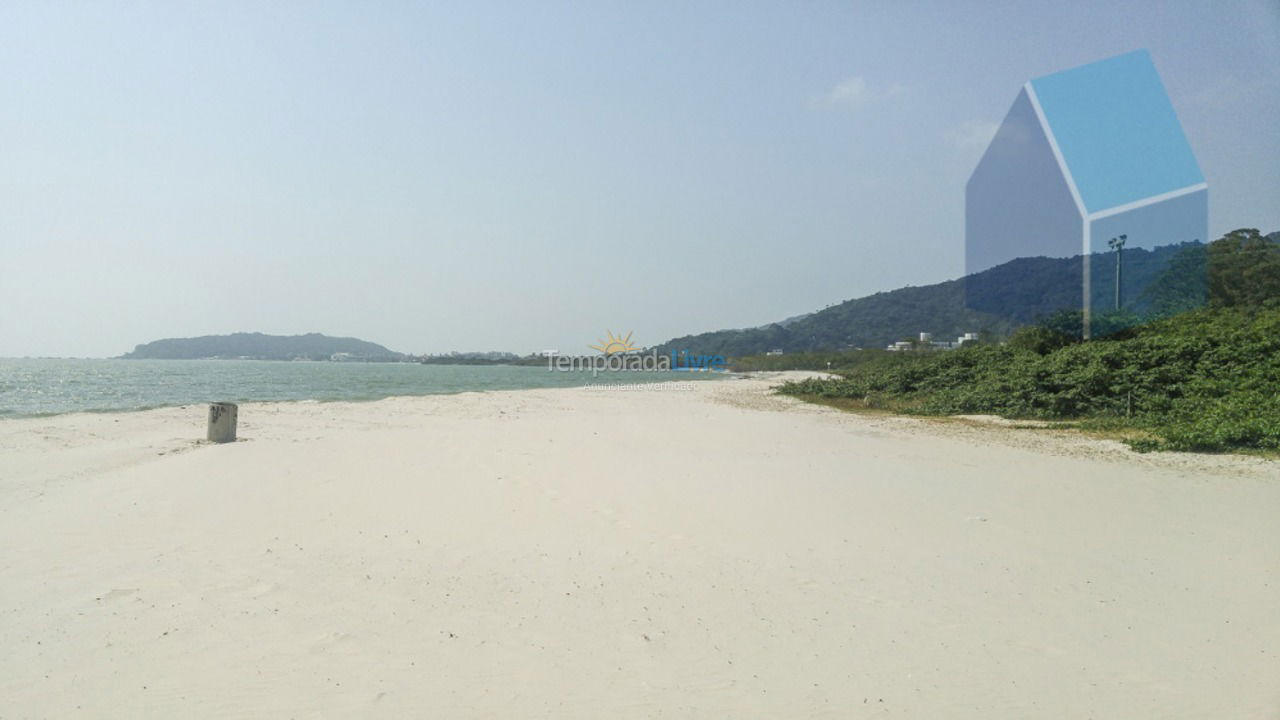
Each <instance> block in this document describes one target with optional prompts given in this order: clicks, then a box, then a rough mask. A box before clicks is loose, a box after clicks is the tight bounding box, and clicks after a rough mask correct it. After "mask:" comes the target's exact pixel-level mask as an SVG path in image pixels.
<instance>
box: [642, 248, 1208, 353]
mask: <svg viewBox="0 0 1280 720" xmlns="http://www.w3.org/2000/svg"><path fill="white" fill-rule="evenodd" d="M1204 247H1205V246H1204V245H1201V244H1197V243H1185V244H1181V245H1168V246H1165V247H1161V248H1157V249H1155V250H1143V249H1137V248H1135V249H1130V250H1126V251H1125V259H1124V271H1125V279H1124V283H1125V288H1126V289H1128V288H1148V291H1147V292H1142V293H1136V297H1134V298H1133V299H1132V300H1131V301H1127V302H1126V308H1127V309H1129V310H1130V311H1132V312H1134V313H1137V314H1139V315H1144V314H1147V313H1149V312H1152V311H1155V310H1157V309H1158V308H1157V305H1159V304H1165V305H1167V304H1170V303H1173V302H1174V301H1173V300H1172V299H1170V298H1168V297H1162V296H1167V295H1168V294H1169V292H1170V291H1169V290H1168V288H1169V286H1170V282H1168V281H1171V280H1173V279H1174V278H1171V277H1167V271H1168V270H1169V269H1170V268H1171V267H1176V266H1177V261H1175V258H1179V256H1181V259H1182V261H1183V262H1184V263H1185V262H1186V261H1187V260H1190V264H1191V265H1193V266H1194V265H1195V264H1196V263H1197V262H1200V263H1202V262H1203V259H1202V258H1201V259H1200V260H1197V259H1196V254H1197V253H1203V252H1204ZM1093 262H1094V263H1095V265H1094V267H1103V268H1109V267H1111V265H1110V263H1112V262H1114V261H1113V260H1112V259H1111V257H1110V256H1109V255H1107V256H1102V255H1095V256H1094V259H1093ZM1199 267H1200V268H1201V271H1200V277H1201V278H1202V277H1203V270H1202V268H1203V265H1202V264H1201V265H1199ZM1080 268H1081V258H1080V257H1079V256H1076V257H1073V258H1047V257H1032V258H1018V259H1016V260H1012V261H1010V262H1007V263H1005V264H1003V265H1000V266H998V267H994V268H991V269H989V270H986V271H983V272H980V273H975V274H974V275H969V276H966V277H963V278H960V279H956V280H948V281H946V282H942V283H937V284H934V285H923V286H918V287H915V286H912V287H905V288H900V289H898V290H891V291H888V292H880V293H876V294H874V295H869V296H867V297H862V298H857V299H854V300H846V301H845V302H842V303H840V304H838V305H835V306H832V307H829V308H826V309H824V310H820V311H818V312H815V313H811V314H809V315H804V316H801V317H799V318H795V319H792V320H789V321H784V322H779V323H771V324H769V325H764V326H761V327H755V328H748V329H743V330H719V331H716V332H708V333H702V334H698V335H687V336H684V337H678V338H673V339H671V340H668V341H667V342H665V343H663V344H662V345H660V346H658V349H659V351H660V352H669V351H672V350H676V351H680V350H688V351H690V352H692V353H697V354H712V355H714V354H720V355H725V356H728V357H742V356H746V355H756V354H761V353H765V352H768V351H770V350H774V349H780V350H783V351H785V352H788V353H794V352H808V351H817V350H839V349H845V348H854V347H884V346H885V345H887V344H889V343H892V342H896V341H898V340H902V339H904V338H910V337H915V336H916V335H917V333H920V332H930V333H933V335H934V337H935V338H937V339H940V340H949V339H955V338H956V337H957V336H959V335H962V334H964V333H966V332H981V333H983V334H984V335H986V336H988V337H990V336H1000V337H1003V336H1006V335H1008V334H1009V333H1010V332H1012V331H1013V330H1015V329H1016V328H1018V327H1021V326H1023V325H1027V324H1029V323H1032V322H1035V321H1036V320H1038V319H1040V318H1043V317H1046V316H1049V315H1052V314H1054V313H1057V312H1059V311H1061V310H1063V309H1067V308H1078V307H1079V305H1080V285H1081V269H1080ZM1190 270H1191V272H1192V274H1194V270H1195V267H1192V268H1190ZM1113 282H1114V280H1113V277H1112V275H1111V273H1110V272H1095V273H1094V278H1093V285H1094V287H1093V291H1094V296H1095V297H1104V298H1105V297H1110V295H1111V293H1112V292H1113V291H1114V284H1113ZM1202 283H1203V281H1202V280H1201V283H1200V285H1201V286H1200V287H1197V286H1196V284H1195V283H1194V282H1190V283H1188V282H1185V281H1184V282H1183V284H1184V285H1190V287H1185V288H1182V289H1181V290H1178V291H1177V292H1179V293H1181V295H1180V297H1182V298H1183V299H1186V298H1187V294H1188V293H1189V294H1191V295H1194V294H1195V293H1197V292H1198V293H1201V294H1202V293H1203V287H1202ZM1160 288H1165V291H1164V292H1161V291H1160ZM966 295H967V298H966ZM966 300H968V302H966ZM1187 304H1190V305H1191V306H1195V305H1198V304H1202V303H1201V302H1196V301H1195V298H1194V297H1193V298H1191V300H1190V301H1189V302H1188V303H1187ZM972 307H977V308H983V309H987V310H989V312H981V311H979V310H974V309H971V308H972Z"/></svg>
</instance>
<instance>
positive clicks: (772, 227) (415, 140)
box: [0, 0, 1280, 356]
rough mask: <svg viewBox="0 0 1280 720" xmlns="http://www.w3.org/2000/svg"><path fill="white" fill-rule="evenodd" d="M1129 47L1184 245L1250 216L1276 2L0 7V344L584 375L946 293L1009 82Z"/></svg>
mask: <svg viewBox="0 0 1280 720" xmlns="http://www.w3.org/2000/svg"><path fill="white" fill-rule="evenodd" d="M1138 5H1142V6H1144V7H1145V8H1147V9H1135V7H1137V6H1138ZM1139 47H1145V48H1148V49H1150V51H1151V53H1152V56H1153V58H1154V60H1155V63H1156V66H1157V68H1158V69H1159V70H1160V72H1161V74H1162V76H1163V78H1164V82H1165V85H1166V87H1167V88H1168V90H1169V94H1170V97H1171V98H1172V100H1173V104H1174V107H1175V108H1176V109H1177V111H1178V113H1179V116H1180V117H1181V119H1182V122H1183V125H1184V127H1185V129H1186V132H1187V135H1188V137H1189V138H1190V140H1191V144H1192V147H1193V148H1194V149H1195V151H1196V154H1197V156H1198V158H1199V161H1200V164H1201V167H1202V169H1203V170H1204V174H1205V176H1206V178H1207V179H1208V182H1209V186H1210V230H1211V234H1213V235H1214V236H1215V237H1216V236H1217V235H1220V234H1221V233H1222V232H1224V231H1226V230H1229V229H1232V228H1235V227H1240V226H1250V227H1260V228H1262V229H1264V230H1266V231H1270V230H1277V229H1280V132H1277V131H1276V118H1277V117H1280V72H1278V68H1280V3H1277V2H1275V1H1274V0H1258V1H1256V2H1240V3H1209V2H1204V3H1192V2H1177V3H1154V2H1152V3H1118V2H1117V3H1099V2H1089V1H1087V0H1086V1H1084V2H1071V3H1064V2H1060V1H1054V2H1044V3H1022V2H1010V3H990V2H982V3H976V2H975V3H967V2H965V3H953V2H934V3H909V2H888V1H886V2H877V3H797V2H779V3H776V4H766V3H740V2H734V3H730V2H726V3H686V2H679V3H670V4H662V3H654V2H632V3H628V4H621V3H619V4H607V3H599V2H584V3H581V4H577V5H551V4H548V3H533V2H530V3H476V2H458V3H452V4H445V3H389V2H381V3H380V2H350V3H322V2H312V1H308V2H298V3H285V2H255V3H228V2H194V3H193V2H170V1H166V2H154V3H141V2H134V3H120V4H114V3H106V2H93V3H85V2H74V3H50V2H14V1H13V0H9V1H7V2H3V3H0V356H22V355H33V356H37V355H75V356H105V355H118V354H120V353H123V352H125V351H128V350H131V349H132V348H133V346H134V345H135V344H138V343H142V342H147V341H150V340H154V339H157V338H161V337H172V336H190V335H202V334H212V333H226V332H233V331H237V330H246V331H250V330H257V331H261V332H268V333H281V334H296V333H304V332H310V331H317V332H324V333H329V334H334V335H354V336H357V337H361V338H364V339H368V340H373V341H375V342H380V343H383V344H385V345H387V346H389V347H391V348H393V349H396V350H401V351H405V352H442V351H449V350H487V349H506V350H514V351H521V352H523V351H530V350H538V349H543V348H559V349H561V350H563V351H584V352H585V351H587V347H586V346H587V345H588V344H589V343H594V342H596V340H597V339H598V338H599V337H601V336H603V334H604V333H605V331H606V330H609V329H611V330H613V331H615V332H625V331H627V330H634V332H635V340H636V341H638V342H639V343H640V344H645V345H648V344H656V343H658V342H661V341H664V340H666V339H668V338H670V337H672V336H675V335H682V334H686V333H690V332H699V331H704V330H712V329H719V328H724V327H743V326H751V325H758V324H762V323H765V322H768V321H772V320H778V319H782V318H785V317H788V316H790V315H794V314H798V313H801V312H806V311H810V310H814V309H818V308H822V307H824V306H825V305H827V304H830V303H835V302H839V301H841V300H845V299H848V298H851V297H858V296H861V295H865V294H869V293H872V292H875V291H878V290H886V289H892V288H895V287H899V286H902V285H906V284H926V283H931V282H937V281H940V280H944V279H948V278H953V277H957V276H959V275H960V274H961V273H962V271H963V258H964V245H963V243H964V239H963V228H964V224H963V196H964V182H965V180H966V179H967V177H968V174H969V173H970V172H971V171H972V169H973V167H974V165H975V163H976V162H977V159H978V156H979V154H980V153H981V150H982V148H983V147H984V144H985V142H986V140H987V139H988V138H989V137H990V135H991V133H992V132H993V130H994V127H995V125H996V123H998V122H999V121H1000V119H1001V118H1002V117H1003V116H1004V113H1005V112H1006V111H1007V110H1008V109H1009V106H1010V104H1011V103H1012V102H1013V100H1014V97H1015V96H1016V95H1017V93H1018V90H1019V89H1020V87H1021V86H1022V84H1023V82H1025V81H1026V80H1027V79H1028V78H1030V77H1033V76H1037V75H1042V74H1046V73H1050V72H1054V71H1057V70H1061V69H1065V68H1068V67H1071V66H1074V65H1079V64H1082V63H1085V62H1090V61H1093V60H1097V59H1100V58H1103V57H1107V56H1110V55H1114V54H1118V53H1121V52H1125V51H1128V50H1132V49H1135V48H1139Z"/></svg>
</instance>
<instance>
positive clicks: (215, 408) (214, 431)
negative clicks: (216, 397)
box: [208, 403, 237, 443]
mask: <svg viewBox="0 0 1280 720" xmlns="http://www.w3.org/2000/svg"><path fill="white" fill-rule="evenodd" d="M236 413H237V408H236V405H235V403H213V404H211V405H209V434H208V439H209V442H216V443H225V442H235V439H236Z"/></svg>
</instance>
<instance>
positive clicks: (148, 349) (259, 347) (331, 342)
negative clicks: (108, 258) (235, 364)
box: [122, 333, 404, 361]
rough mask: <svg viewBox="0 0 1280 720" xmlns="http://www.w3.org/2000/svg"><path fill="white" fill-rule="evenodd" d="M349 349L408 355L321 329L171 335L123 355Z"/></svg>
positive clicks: (372, 356)
mask: <svg viewBox="0 0 1280 720" xmlns="http://www.w3.org/2000/svg"><path fill="white" fill-rule="evenodd" d="M337 353H345V354H346V355H347V356H349V357H350V359H353V360H367V361H394V360H400V359H403V358H404V355H402V354H401V353H398V352H395V351H392V350H388V349H387V348H385V347H383V346H381V345H378V344H377V343H371V342H367V341H365V340H357V339H356V338H349V337H329V336H328V335H321V334H320V333H307V334H306V335H287V336H286V335H264V334H262V333H233V334H231V335H205V336H202V337H194V338H167V339H165V340H156V341H155V342H149V343H146V344H143V345H139V346H137V347H136V348H134V350H133V352H131V353H125V354H124V355H123V356H122V357H124V358H126V359H129V360H138V359H167V360H194V359H200V358H251V359H254V360H328V359H330V358H331V357H332V356H333V355H335V354H337Z"/></svg>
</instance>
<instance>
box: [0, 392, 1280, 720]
mask: <svg viewBox="0 0 1280 720" xmlns="http://www.w3.org/2000/svg"><path fill="white" fill-rule="evenodd" d="M783 377H786V376H784V375H779V374H775V375H758V376H755V377H748V378H742V379H730V380H724V381H722V382H698V383H672V384H659V385H648V386H637V387H634V388H625V387H624V388H616V387H615V388H606V389H601V388H551V389H535V390H513V391H498V392H484V393H461V394H455V395H433V396H424V397H395V398H389V399H386V400H381V401H377V402H361V403H346V402H333V403H313V402H293V403H253V404H244V405H241V407H240V410H239V418H240V420H239V423H240V426H239V435H240V438H241V439H240V440H239V441H238V442H235V443H230V444H225V445H212V444H207V443H204V442H201V440H200V439H201V438H203V436H204V431H205V415H206V411H207V408H206V406H204V405H188V406H185V407H175V408H164V409H158V410H148V411H142V412H130V413H100V414H84V413H81V414H68V415H59V416H53V417H43V418H21V419H9V420H4V421H0V552H2V553H3V555H2V557H0V644H3V647H4V648H5V652H4V653H3V655H0V717H3V718H10V717H12V718H24V717H131V718H169V717H219V718H228V717H230V718H237V717H239V718H256V717H297V718H315V717H387V718H404V717H480V718H507V717H519V718H531V717H532V718H602V717H620V718H650V717H673V718H725V717H759V718H780V717H789V718H799V717H806V718H807V717H833V718H834V717H841V718H843V717H880V716H885V717H946V718H992V717H1021V718H1061V717H1162V718H1203V717H1231V718H1275V717H1277V716H1280V616H1278V615H1277V610H1278V609H1280V522H1278V521H1277V518H1278V517H1280V512H1278V511H1280V465H1277V463H1276V462H1275V461H1268V460H1263V459H1259V458H1250V457H1233V456H1192V455H1183V454H1171V453H1170V454H1148V455H1139V454H1135V453H1132V452H1130V451H1129V450H1127V449H1126V448H1124V447H1123V446H1121V445H1120V444H1118V443H1116V442H1113V441H1108V440H1101V439H1096V438H1090V437H1087V436H1084V435H1080V434H1070V433H1066V432H1063V431H1057V430H1053V429H1019V428H1014V427H1007V426H1002V425H1000V424H996V423H983V422H975V421H931V420H918V419H908V418H897V417H888V416H867V415H855V414H849V413H842V412H839V411H837V410H834V409H830V408H825V407H820V406H815V405H808V404H805V403H802V402H799V401H797V400H794V399H791V398H787V397H781V396H778V395H775V394H773V393H772V391H771V388H772V387H774V386H775V385H776V384H777V383H778V382H779V381H780V380H781V379H783Z"/></svg>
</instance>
